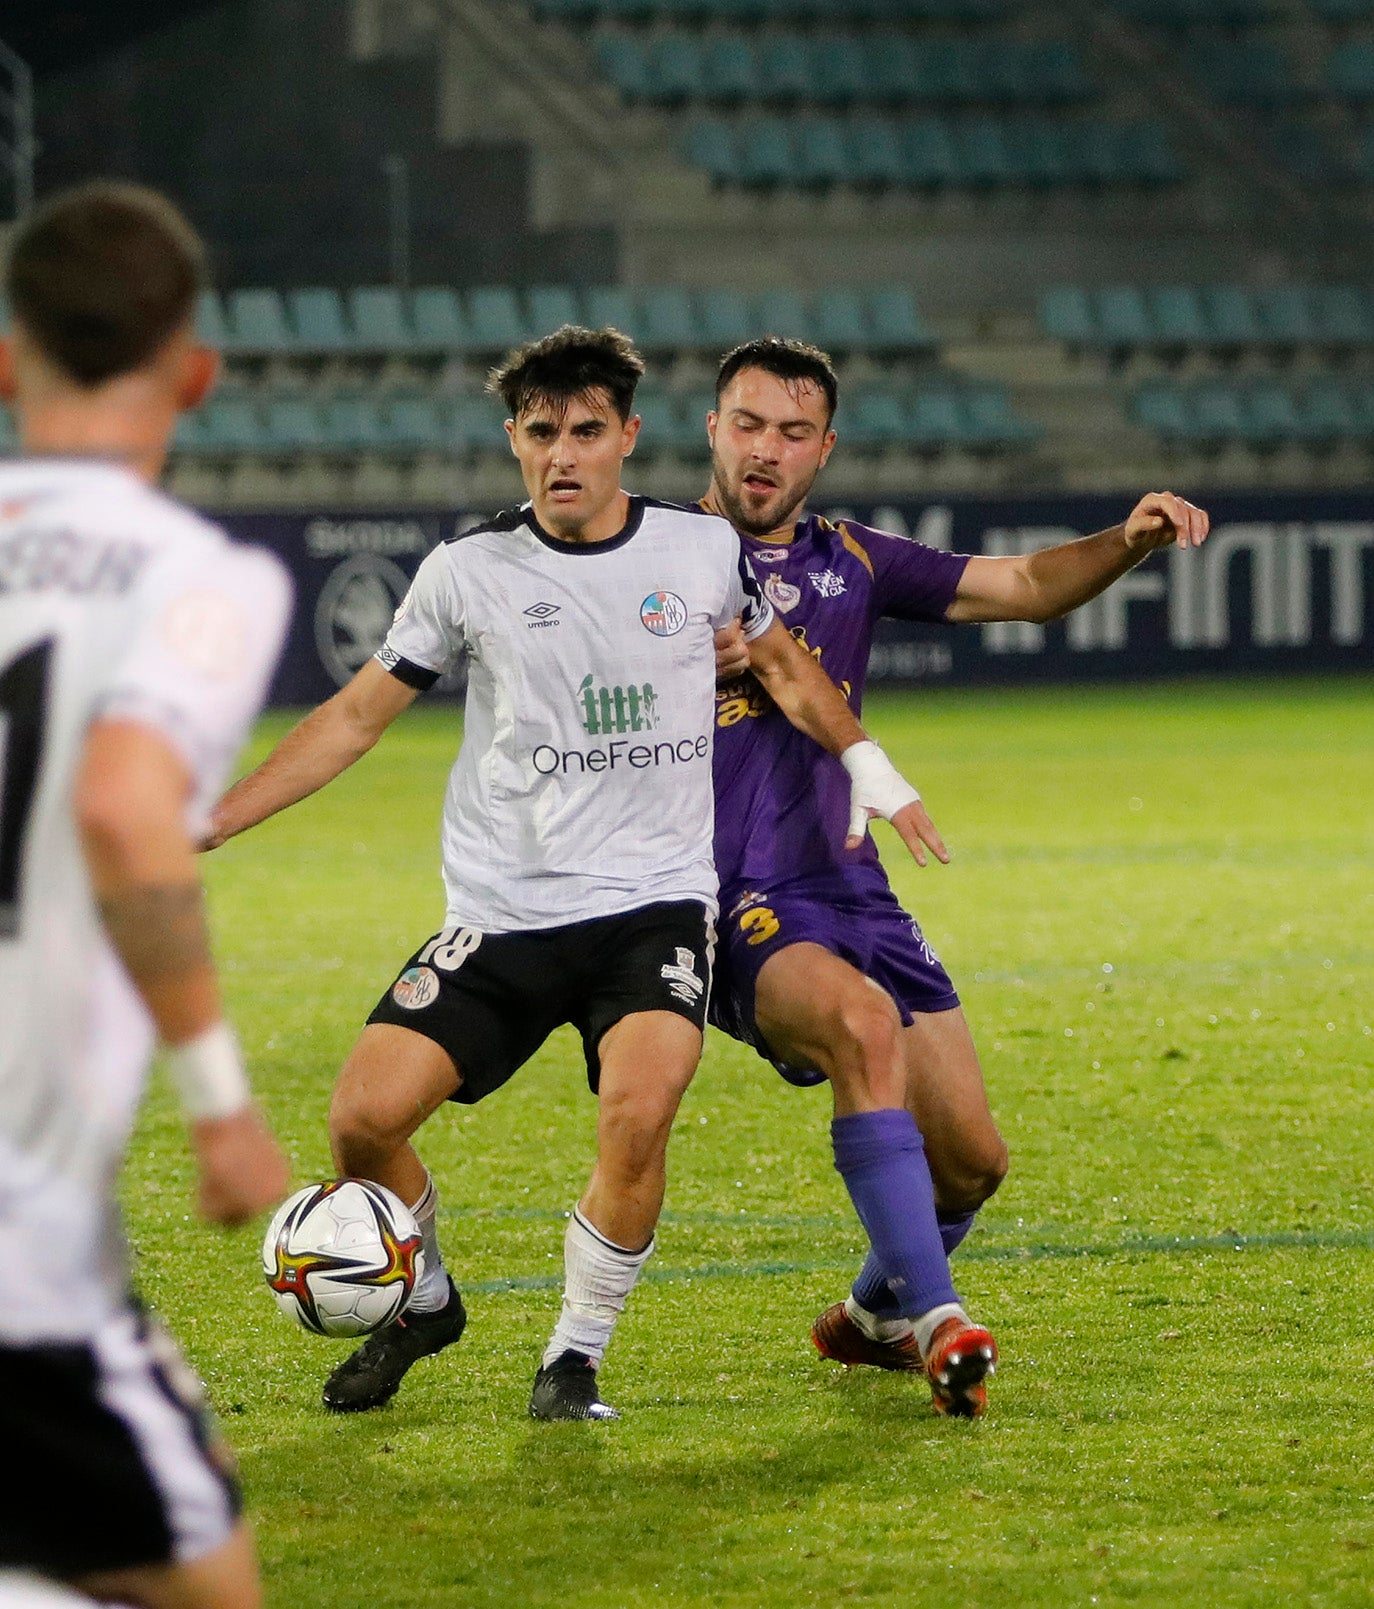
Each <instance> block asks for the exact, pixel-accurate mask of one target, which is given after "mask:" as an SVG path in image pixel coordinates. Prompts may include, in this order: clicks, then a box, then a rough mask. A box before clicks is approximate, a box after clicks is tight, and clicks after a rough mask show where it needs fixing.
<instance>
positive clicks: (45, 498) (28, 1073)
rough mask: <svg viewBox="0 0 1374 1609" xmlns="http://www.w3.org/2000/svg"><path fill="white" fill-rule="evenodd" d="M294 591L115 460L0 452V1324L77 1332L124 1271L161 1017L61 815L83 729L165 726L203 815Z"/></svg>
mask: <svg viewBox="0 0 1374 1609" xmlns="http://www.w3.org/2000/svg"><path fill="white" fill-rule="evenodd" d="M289 606H290V583H289V582H288V580H287V578H286V575H285V573H284V571H283V570H282V568H281V566H280V564H279V563H278V562H277V561H276V560H275V559H274V558H272V557H271V556H270V555H268V554H266V553H263V552H259V551H257V550H253V549H247V548H242V547H238V546H236V545H234V544H233V543H231V542H230V541H229V540H228V538H227V537H226V536H225V535H224V534H223V532H221V531H220V530H219V529H218V528H217V527H215V526H213V525H211V524H209V523H208V522H206V521H205V520H203V519H200V518H199V517H198V516H196V515H194V514H192V513H191V512H190V511H189V510H188V509H185V508H182V507H180V506H179V505H178V504H176V503H173V502H172V501H171V500H170V499H168V498H167V497H164V496H163V495H162V494H161V493H159V492H157V491H155V490H153V489H152V488H150V487H148V486H146V485H145V484H144V483H143V482H142V481H141V480H140V479H139V478H138V477H137V476H135V475H134V474H132V473H131V472H130V471H128V470H126V469H124V468H122V467H119V466H117V465H114V464H110V463H103V462H99V461H91V460H79V459H73V460H58V459H53V460H41V459H30V460H18V461H10V462H0V1293H3V1296H2V1297H0V1341H10V1342H12V1343H16V1344H17V1343H20V1342H23V1341H26V1340H32V1339H35V1338H78V1337H81V1336H85V1335H88V1334H90V1333H91V1331H92V1329H93V1328H94V1327H95V1326H96V1325H97V1324H98V1323H99V1321H100V1319H101V1318H102V1317H104V1316H105V1315H106V1314H107V1313H108V1312H109V1310H110V1307H111V1305H112V1304H115V1303H118V1302H119V1300H120V1299H121V1298H122V1296H123V1294H124V1287H125V1282H126V1275H125V1271H124V1266H123V1250H122V1242H121V1238H120V1234H119V1228H118V1221H117V1216H116V1213H115V1209H114V1205H113V1194H112V1192H113V1187H114V1178H115V1173H116V1171H117V1169H118V1166H119V1162H120V1158H121V1156H122V1154H123V1150H124V1146H125V1143H126V1141H127V1138H128V1133H129V1129H130V1126H131V1124H132V1121H133V1116H134V1112H135V1110H136V1107H137V1104H138V1100H139V1096H140V1094H141V1093H142V1088H143V1080H144V1075H145V1072H146V1069H147V1066H148V1060H149V1056H150V1054H151V1051H152V1049H153V1041H154V1030H153V1024H152V1022H151V1019H150V1018H149V1016H148V1014H147V1012H146V1010H145V1009H144V1007H143V1004H142V1002H141V1000H140V999H139V998H138V995H137V994H136V993H135V991H134V989H133V986H132V984H131V983H130V982H129V980H128V977H127V975H126V974H125V972H124V970H123V968H122V966H121V965H120V963H119V961H118V959H117V957H116V955H115V953H114V951H113V949H112V948H111V946H110V943H109V941H108V939H107V938H106V936H105V933H104V929H103V927H102V926H101V923H100V918H99V914H98V912H97V910H96V907H95V903H94V900H93V897H92V893H91V888H90V882H89V879H88V876H87V873H86V867H85V863H84V860H83V857H82V853H81V848H80V843H79V840H78V836H77V829H76V824H75V821H74V819H73V812H72V789H73V783H74V779H75V773H76V768H77V765H78V763H79V761H80V757H81V753H82V747H83V741H84V738H85V734H86V730H87V728H88V727H89V725H90V723H91V722H92V721H93V720H94V719H97V718H98V717H101V716H109V717H112V718H118V719H128V720H133V721H137V722H139V723H141V724H143V725H146V726H148V727H151V728H152V729H153V730H155V731H156V732H157V733H158V734H159V735H160V736H161V737H162V738H164V739H165V740H166V742H167V743H168V744H170V745H171V746H172V748H173V749H174V750H175V751H176V752H177V753H178V754H179V755H180V756H181V758H182V759H183V760H184V761H185V763H186V766H187V768H188V770H189V772H190V775H191V778H192V780H193V794H194V796H193V798H192V800H191V801H190V806H189V810H190V820H189V821H188V825H189V826H190V828H191V829H192V831H193V832H197V831H198V830H199V829H200V827H201V825H202V824H203V823H204V822H205V821H206V820H207V819H208V813H209V810H210V808H211V806H212V805H213V804H214V802H215V800H216V798H217V797H218V794H219V791H220V789H221V787H222V786H223V783H224V780H225V777H226V774H227V772H228V769H229V766H230V763H231V762H232V760H233V758H234V756H235V754H236V753H237V751H238V749H239V747H240V745H241V744H242V742H243V739H244V736H245V734H246V732H247V729H248V726H249V723H250V722H251V721H252V719H253V717H254V716H255V715H256V714H257V712H258V710H259V709H260V707H261V705H262V700H263V696H264V694H265V691H266V687H267V681H268V678H269V676H270V674H271V671H272V667H273V665H274V664H275V663H276V657H277V653H278V651H279V649H280V647H281V641H282V636H283V633H284V630H285V624H286V619H287V613H288V609H289Z"/></svg>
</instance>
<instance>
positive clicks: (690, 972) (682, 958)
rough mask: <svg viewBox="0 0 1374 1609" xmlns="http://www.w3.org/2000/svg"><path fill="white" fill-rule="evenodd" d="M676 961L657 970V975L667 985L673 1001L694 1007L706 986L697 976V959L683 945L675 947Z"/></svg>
mask: <svg viewBox="0 0 1374 1609" xmlns="http://www.w3.org/2000/svg"><path fill="white" fill-rule="evenodd" d="M674 948H675V949H676V950H677V961H676V962H672V961H669V962H667V963H666V964H665V965H663V966H661V967H660V968H659V969H658V975H659V977H660V978H662V979H663V981H664V982H665V983H666V984H667V985H668V992H669V993H670V994H671V995H673V996H674V998H675V999H678V1000H682V1001H685V1002H686V1004H687V1005H689V1006H694V1005H696V1003H697V1001H698V1000H700V999H701V996H702V994H703V992H704V991H705V988H706V985H705V984H704V983H703V982H702V980H701V978H700V977H699V976H698V975H697V958H696V956H694V955H693V954H692V952H691V951H690V950H689V949H687V948H686V946H685V945H681V944H678V945H675V946H674Z"/></svg>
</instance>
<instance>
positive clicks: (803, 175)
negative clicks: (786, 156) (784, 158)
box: [792, 114, 850, 190]
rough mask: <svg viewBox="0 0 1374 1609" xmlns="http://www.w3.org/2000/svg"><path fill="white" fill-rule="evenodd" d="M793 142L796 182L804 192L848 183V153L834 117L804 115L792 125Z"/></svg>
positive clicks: (841, 130)
mask: <svg viewBox="0 0 1374 1609" xmlns="http://www.w3.org/2000/svg"><path fill="white" fill-rule="evenodd" d="M792 139H793V143H794V148H795V150H796V169H795V172H796V180H797V183H798V184H799V185H801V186H802V187H803V188H804V189H808V190H829V189H831V188H832V187H833V186H835V185H837V184H843V183H845V182H846V181H847V180H848V178H849V175H850V160H849V151H848V148H847V147H846V145H845V139H844V131H843V129H842V128H841V126H840V124H839V123H838V122H837V121H836V119H835V118H833V117H819V116H816V115H814V114H811V115H803V116H801V117H799V118H797V119H796V120H795V121H794V123H793V125H792Z"/></svg>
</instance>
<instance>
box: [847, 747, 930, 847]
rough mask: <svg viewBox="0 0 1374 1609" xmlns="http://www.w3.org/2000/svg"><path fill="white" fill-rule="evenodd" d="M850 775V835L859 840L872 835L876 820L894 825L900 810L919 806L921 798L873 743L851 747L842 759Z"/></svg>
mask: <svg viewBox="0 0 1374 1609" xmlns="http://www.w3.org/2000/svg"><path fill="white" fill-rule="evenodd" d="M840 764H841V765H842V766H843V767H844V768H845V770H846V771H848V773H849V780H850V783H851V787H850V792H849V805H850V808H849V834H850V837H859V836H861V835H862V834H863V833H865V832H867V831H868V823H869V821H870V819H871V818H872V817H873V816H881V817H882V818H883V820H884V821H891V820H892V818H893V816H895V815H896V814H897V812H898V811H899V810H904V809H905V808H906V806H907V805H909V804H916V803H917V802H918V801H919V799H920V797H921V796H920V794H919V793H917V791H916V790H915V788H913V787H912V786H911V784H910V783H909V782H908V781H907V780H906V778H905V777H904V776H903V775H902V773H901V772H900V771H899V770H898V769H897V767H896V766H895V765H893V763H892V761H891V760H889V759H888V757H887V756H886V755H885V754H884V753H883V751H882V750H881V749H880V748H879V747H878V745H877V744H876V743H874V742H872V741H871V740H869V739H865V741H864V742H862V743H854V744H851V745H850V747H849V748H847V749H846V750H845V751H844V753H843V754H842V755H841V756H840Z"/></svg>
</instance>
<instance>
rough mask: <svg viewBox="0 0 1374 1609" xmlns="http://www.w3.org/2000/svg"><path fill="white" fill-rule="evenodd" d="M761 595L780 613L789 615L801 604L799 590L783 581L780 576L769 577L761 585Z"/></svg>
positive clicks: (788, 582)
mask: <svg viewBox="0 0 1374 1609" xmlns="http://www.w3.org/2000/svg"><path fill="white" fill-rule="evenodd" d="M763 595H764V597H765V598H767V599H768V601H769V603H771V604H772V605H773V607H774V608H775V609H777V610H778V611H779V612H780V613H782V614H785V615H789V614H791V613H792V611H793V610H794V609H795V608H796V607H797V605H798V604H799V603H800V602H801V588H800V587H794V586H793V585H792V583H791V582H790V581H784V580H783V578H782V577H781V576H780V575H770V576H769V577H768V578H767V580H765V582H764V583H763Z"/></svg>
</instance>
